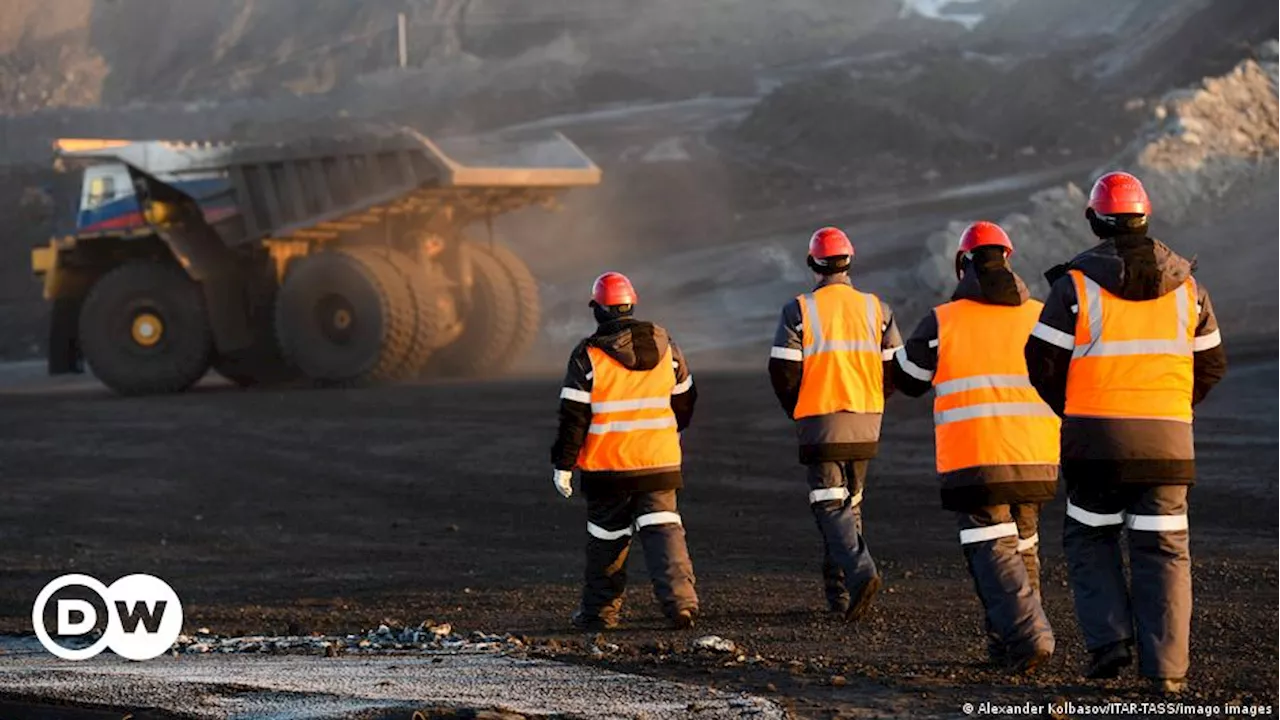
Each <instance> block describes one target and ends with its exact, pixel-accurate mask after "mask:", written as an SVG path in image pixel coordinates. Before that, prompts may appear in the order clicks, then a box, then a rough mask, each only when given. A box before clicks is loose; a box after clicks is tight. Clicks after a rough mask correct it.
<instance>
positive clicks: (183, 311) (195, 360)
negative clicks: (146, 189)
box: [80, 261, 213, 395]
mask: <svg viewBox="0 0 1280 720" xmlns="http://www.w3.org/2000/svg"><path fill="white" fill-rule="evenodd" d="M80 347H81V349H82V350H83V352H84V358H85V361H86V362H87V363H88V365H89V367H90V369H91V370H92V371H93V374H94V375H95V376H96V377H97V378H98V379H99V380H101V381H102V382H103V384H105V385H106V386H107V387H109V388H111V389H112V390H114V391H116V392H118V393H120V394H121V395H150V394H156V393H173V392H181V391H183V390H186V389H187V388H189V387H191V386H192V385H194V384H196V382H198V381H199V380H200V378H202V377H204V374H205V373H206V372H208V370H209V360H210V358H211V357H212V355H213V335H212V332H211V331H210V329H209V318H208V316H207V315H206V313H205V306H204V296H203V295H202V293H201V290H200V286H199V285H198V284H196V283H195V282H193V281H192V280H191V278H189V277H187V275H186V274H185V273H183V272H182V270H180V269H178V268H177V267H174V266H172V265H166V264H162V263H159V262H154V261H135V262H129V263H126V264H124V265H121V266H119V267H117V268H115V269H114V270H112V271H110V272H108V273H107V274H106V275H103V276H102V277H101V278H100V279H99V280H98V281H97V282H96V283H94V285H93V288H92V289H91V290H90V291H89V295H88V297H86V298H85V301H84V307H83V309H82V310H81V312H80Z"/></svg>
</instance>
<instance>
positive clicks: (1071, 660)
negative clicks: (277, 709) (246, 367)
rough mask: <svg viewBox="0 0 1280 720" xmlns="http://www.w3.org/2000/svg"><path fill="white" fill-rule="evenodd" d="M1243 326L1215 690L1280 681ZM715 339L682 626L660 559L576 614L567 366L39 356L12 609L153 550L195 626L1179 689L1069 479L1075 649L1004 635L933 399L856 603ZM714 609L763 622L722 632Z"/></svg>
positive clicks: (1256, 410) (5, 593) (952, 694)
mask: <svg viewBox="0 0 1280 720" xmlns="http://www.w3.org/2000/svg"><path fill="white" fill-rule="evenodd" d="M1233 341H1234V342H1233ZM1227 342H1228V344H1229V348H1230V352H1231V353H1232V358H1233V363H1234V364H1233V367H1232V370H1231V374H1230V376H1229V378H1228V380H1227V381H1226V382H1225V383H1224V384H1223V386H1222V387H1221V388H1219V389H1218V390H1217V391H1216V392H1215V393H1214V395H1213V396H1211V397H1210V399H1209V400H1208V401H1207V402H1206V403H1205V405H1204V406H1203V407H1202V409H1201V411H1200V413H1199V420H1198V428H1197V430H1198V440H1199V448H1200V455H1201V479H1200V482H1199V484H1198V485H1197V487H1196V488H1195V490H1194V491H1193V493H1192V510H1191V515H1192V550H1193V553H1194V556H1195V568H1194V573H1195V582H1196V601H1197V605H1196V613H1195V618H1194V623H1195V624H1194V628H1193V633H1194V636H1193V648H1192V649H1193V669H1192V673H1191V681H1192V683H1193V691H1192V693H1191V695H1190V696H1189V697H1188V698H1187V699H1186V702H1189V703H1200V702H1218V703H1228V702H1243V703H1246V704H1249V703H1263V704H1267V703H1269V704H1271V705H1272V706H1273V707H1275V705H1276V687H1275V677H1276V675H1275V672H1276V667H1277V648H1276V645H1275V643H1274V638H1275V637H1276V634H1277V625H1276V618H1277V615H1276V612H1275V607H1276V606H1275V598H1276V596H1277V591H1278V583H1277V551H1276V542H1275V538H1276V535H1277V520H1276V514H1275V507H1276V504H1277V484H1276V477H1277V461H1276V458H1277V440H1276V438H1277V436H1278V432H1277V417H1276V408H1277V405H1276V403H1277V401H1276V398H1277V384H1276V370H1277V366H1276V362H1275V337H1274V336H1269V337H1264V338H1260V339H1257V341H1256V342H1245V341H1243V340H1239V339H1233V338H1230V337H1229V338H1227ZM692 362H693V366H694V370H695V372H696V373H697V377H698V379H699V385H700V388H701V400H700V409H699V415H698V417H697V418H696V419H695V427H694V428H692V429H691V430H689V431H688V432H687V433H686V437H685V445H686V450H687V456H688V460H687V464H686V470H687V476H688V481H687V482H688V488H687V489H686V491H685V492H684V493H683V495H682V501H681V502H682V512H683V516H684V519H685V523H686V526H687V528H688V531H689V538H690V540H689V542H690V548H691V552H692V554H693V558H694V562H695V567H696V569H697V571H698V574H699V590H700V592H701V595H702V599H703V608H704V616H703V618H702V620H701V622H700V625H699V628H698V629H697V631H696V632H695V634H692V635H680V634H675V633H671V632H669V631H666V630H665V629H664V626H663V623H662V620H661V616H660V613H659V612H658V609H657V607H656V605H655V604H654V602H653V601H652V599H651V596H650V592H649V590H648V588H647V587H646V585H647V583H646V582H645V575H644V571H643V568H642V566H641V564H640V563H639V562H638V561H633V564H632V571H633V575H632V577H633V587H632V590H631V591H630V594H629V599H628V603H629V606H628V608H629V609H628V611H627V613H626V616H625V620H626V627H625V628H624V629H622V630H619V631H617V632H610V633H608V634H607V635H606V636H602V637H597V636H584V635H581V634H576V633H573V632H571V631H569V630H568V628H567V620H568V616H569V614H570V612H571V611H572V609H573V606H574V603H575V601H576V594H577V580H578V578H579V577H580V573H581V553H582V549H581V548H582V542H583V537H584V535H583V530H582V523H583V509H582V506H581V501H580V500H579V499H578V498H574V499H572V500H569V501H565V500H563V499H561V498H560V497H559V496H558V495H556V494H555V492H554V491H553V490H552V488H550V487H549V483H548V482H547V478H546V477H545V475H546V472H545V471H546V455H545V453H546V447H547V445H548V443H549V442H550V439H551V435H552V433H553V423H554V408H555V402H556V400H555V398H556V394H557V387H558V382H557V379H553V378H528V379H523V380H511V381H504V382H493V383H483V384H477V383H457V384H446V383H441V384H435V385H426V386H420V387H399V388H387V389H380V390H369V391H289V392H273V393H253V392H241V391H236V390H233V389H231V388H228V387H226V386H222V385H216V384H209V385H207V386H204V387H201V388H199V389H197V390H196V391H194V392H191V393H189V394H186V395H183V396H175V397H160V398H148V399H127V400H126V399H119V398H115V397H112V396H110V395H108V394H107V393H106V392H105V391H103V390H101V389H99V388H97V387H96V386H94V385H93V383H92V382H91V381H82V382H76V381H65V380H63V381H60V382H57V383H51V382H48V381H45V380H41V379H39V378H38V372H39V368H38V366H19V367H17V368H13V369H11V370H10V371H7V372H5V373H0V395H3V400H0V467H2V468H3V472H4V476H5V486H6V493H5V495H6V502H5V503H4V505H3V506H2V507H0V568H3V572H0V632H12V633H24V632H30V609H31V602H32V601H33V599H34V597H35V596H36V594H37V593H38V591H39V589H40V588H41V587H42V586H43V585H44V584H45V583H46V582H48V581H49V580H50V579H52V578H53V577H55V576H57V575H60V574H63V573H66V572H87V573H89V574H92V575H94V576H97V577H99V578H101V579H104V580H107V581H108V582H109V581H111V580H113V579H114V578H116V577H119V576H121V575H125V574H128V573H132V572H147V573H152V574H155V575H158V576H160V577H162V578H164V579H166V580H167V581H168V582H169V583H170V584H172V585H173V587H174V588H175V590H176V591H177V593H178V595H179V596H180V597H181V598H182V599H183V602H184V611H185V617H186V621H187V628H186V631H187V632H188V633H194V632H195V631H196V630H197V629H199V628H208V629H209V630H210V631H211V632H213V633H217V634H220V635H223V636H229V635H251V634H270V635H295V636H306V635H310V634H312V633H321V634H338V635H341V634H345V633H362V632H368V631H370V630H375V629H376V628H378V627H379V625H380V624H383V623H386V624H388V625H389V626H391V627H406V626H412V627H417V626H418V625H419V624H420V623H423V622H426V621H433V622H434V623H437V624H439V623H445V622H448V623H450V624H451V625H452V626H453V628H456V630H455V631H454V632H456V633H459V634H463V635H465V634H466V633H470V632H472V631H475V630H482V631H484V632H487V633H499V634H504V635H505V634H507V633H510V634H511V635H513V636H515V637H518V638H520V639H521V642H522V644H523V645H525V646H526V650H525V652H526V653H527V655H528V656H530V657H535V658H538V657H541V658H554V659H559V660H566V661H569V662H573V663H581V664H585V665H590V666H593V667H595V666H598V667H600V668H603V669H608V670H613V671H623V672H632V673H639V674H644V675H649V676H653V677H658V678H664V679H674V680H679V681H681V682H686V683H694V684H698V685H702V686H705V687H708V688H715V689H721V690H729V691H733V692H738V691H747V692H750V693H752V694H758V695H763V696H765V697H768V698H771V699H773V700H775V701H776V702H778V703H779V704H781V705H782V706H783V707H785V708H787V709H788V710H789V711H790V712H792V713H793V714H794V715H795V716H797V717H815V718H819V717H821V718H827V717H837V716H840V715H841V714H842V713H843V714H845V715H846V716H865V715H867V714H872V715H877V714H879V715H912V716H917V715H936V716H948V715H951V716H954V715H955V714H956V712H957V709H958V708H959V707H960V706H961V705H962V703H964V702H981V701H983V700H988V701H1002V702H1024V701H1031V702H1045V701H1047V700H1049V699H1051V698H1058V697H1060V698H1065V699H1069V700H1071V701H1073V702H1098V701H1103V700H1108V699H1150V696H1148V695H1147V694H1146V691H1145V686H1143V685H1141V684H1140V683H1139V682H1138V681H1137V679H1136V678H1134V677H1132V676H1128V677H1125V678H1122V679H1120V680H1116V681H1110V682H1103V683H1086V682H1085V681H1083V680H1081V678H1080V676H1079V673H1078V671H1079V668H1080V666H1081V664H1082V663H1083V661H1084V651H1083V648H1082V647H1081V644H1080V639H1079V634H1078V631H1077V629H1076V627H1075V623H1074V620H1073V616H1072V610H1071V604H1070V596H1069V593H1068V590H1067V588H1066V578H1065V567H1064V564H1063V559H1062V554H1061V549H1060V542H1059V538H1060V537H1061V516H1062V505H1061V500H1058V501H1057V502H1055V503H1053V504H1051V505H1050V506H1049V507H1048V509H1047V510H1046V512H1045V521H1044V528H1043V530H1042V533H1041V535H1042V537H1043V538H1044V539H1045V543H1044V547H1043V550H1042V552H1043V556H1044V561H1045V599H1046V603H1047V607H1048V612H1049V616H1050V619H1051V620H1052V622H1053V624H1054V626H1055V628H1056V629H1057V631H1058V636H1059V653H1058V655H1057V657H1056V658H1055V660H1054V662H1053V663H1052V664H1051V665H1050V666H1049V667H1048V668H1047V670H1046V671H1045V672H1043V673H1042V674H1040V675H1037V676H1036V677H1034V678H1031V679H1009V678H1006V677H1004V676H1002V675H1001V674H1000V673H998V672H996V671H994V670H992V669H990V668H988V667H986V666H984V665H983V648H982V640H981V624H980V616H979V608H978V603H977V601H976V599H975V597H974V595H973V592H972V587H971V582H970V581H969V580H968V578H967V576H966V574H965V571H964V567H963V562H962V560H961V555H960V551H959V548H958V547H957V546H956V542H955V532H954V521H953V520H952V519H951V518H950V517H949V516H948V515H947V514H945V513H943V512H942V511H941V510H939V509H938V507H937V497H936V489H935V485H934V482H935V481H934V479H933V477H932V473H931V470H930V466H931V459H930V440H929V435H930V425H929V408H928V403H927V402H917V403H909V402H905V401H901V400H899V399H896V398H895V399H894V401H893V402H891V403H890V407H889V417H888V419H887V421H886V430H885V439H884V444H883V451H882V456H881V457H880V458H879V459H878V460H877V461H876V462H875V463H874V464H873V466H872V476H871V480H870V487H869V490H868V493H867V505H866V518H867V526H868V530H867V532H868V539H869V543H870V545H871V548H872V550H873V552H874V553H875V554H876V556H877V558H878V560H879V563H880V566H881V568H882V569H883V572H884V574H885V577H886V581H887V586H886V590H885V592H884V593H883V594H882V595H881V597H880V599H879V601H878V604H877V606H876V608H875V610H874V611H873V612H872V613H871V616H870V618H869V620H868V621H867V622H866V623H865V624H863V625H862V626H860V627H857V628H848V627H845V626H844V625H841V624H839V623H836V622H834V621H832V620H831V619H829V618H828V617H827V616H826V615H825V614H824V613H823V612H821V607H822V600H821V590H820V585H819V580H818V567H819V551H820V550H819V539H818V535H817V532H816V531H815V529H814V527H813V521H812V519H811V517H810V515H809V513H808V510H807V507H806V503H805V488H804V485H803V479H802V478H803V475H802V471H801V469H800V468H799V467H798V466H797V465H796V464H795V448H794V446H793V441H792V439H791V431H790V429H789V427H788V422H787V421H786V420H785V419H784V418H783V417H782V416H781V414H780V413H779V412H778V410H777V408H776V407H775V406H774V401H773V398H772V396H771V394H770V391H769V388H768V381H767V379H765V377H764V375H763V373H762V372H761V373H755V374H730V373H720V374H717V373H715V372H710V371H709V370H708V369H707V368H706V367H704V366H699V365H698V360H697V358H694V359H693V360H692ZM33 376H35V377H34V379H33ZM51 528H56V530H55V531H51ZM708 634H714V635H717V636H720V637H722V638H724V639H727V640H730V641H732V642H733V643H734V645H735V648H734V651H732V652H721V651H716V650H714V649H702V648H698V647H695V646H694V643H693V641H694V640H695V639H696V638H697V637H699V636H702V635H708ZM264 652H269V649H268V650H264ZM314 652H316V653H317V654H322V653H323V651H322V650H318V649H317V650H314ZM218 662H221V660H220V659H217V658H214V659H213V663H215V664H214V665H208V667H216V666H217V665H216V663H218ZM286 664H287V663H286ZM143 667H144V668H151V667H152V665H151V664H145V665H144V666H143ZM157 667H158V665H157ZM182 667H188V665H182ZM191 667H197V668H198V667H206V666H205V665H198V664H195V665H191ZM263 667H275V666H274V665H272V666H266V665H264V666H263ZM139 672H151V670H149V669H144V670H139ZM0 687H4V684H3V683H2V682H0Z"/></svg>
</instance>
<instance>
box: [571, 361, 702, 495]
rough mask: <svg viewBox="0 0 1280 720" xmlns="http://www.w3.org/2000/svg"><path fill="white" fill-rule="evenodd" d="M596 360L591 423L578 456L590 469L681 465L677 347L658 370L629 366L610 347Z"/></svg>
mask: <svg viewBox="0 0 1280 720" xmlns="http://www.w3.org/2000/svg"><path fill="white" fill-rule="evenodd" d="M587 356H588V357H589V358H590V359H591V372H592V381H591V398H590V400H591V426H590V427H589V428H588V429H587V440H586V443H585V444H584V445H583V447H582V452H581V453H579V455H578V467H579V468H580V469H582V470H584V471H587V472H625V471H629V470H645V469H657V468H672V469H678V468H679V467H680V460H681V457H680V435H679V433H678V432H677V430H676V416H675V413H674V412H673V411H672V410H671V394H672V391H673V390H675V389H676V388H677V387H678V385H677V384H676V374H675V369H674V367H673V365H672V358H671V349H670V348H667V352H666V354H665V355H664V356H663V358H662V360H661V361H660V362H659V363H658V364H657V366H656V367H654V368H653V369H652V370H629V369H627V368H626V367H624V366H623V365H622V364H621V363H619V362H618V361H617V360H614V359H613V358H612V357H610V356H609V354H608V353H606V352H605V351H603V350H601V349H599V348H594V347H588V348H587Z"/></svg>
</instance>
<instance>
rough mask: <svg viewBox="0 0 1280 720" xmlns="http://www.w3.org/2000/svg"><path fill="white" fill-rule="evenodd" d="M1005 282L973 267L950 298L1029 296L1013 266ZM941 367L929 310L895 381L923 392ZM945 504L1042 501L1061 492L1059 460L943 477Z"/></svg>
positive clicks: (998, 301)
mask: <svg viewBox="0 0 1280 720" xmlns="http://www.w3.org/2000/svg"><path fill="white" fill-rule="evenodd" d="M1003 274H1004V282H988V283H986V284H985V285H984V284H981V283H979V282H978V275H977V273H976V271H974V270H972V269H970V270H969V271H968V272H966V273H965V276H964V277H963V278H962V279H961V280H960V283H959V285H957V286H956V290H955V292H954V293H952V295H951V299H952V301H955V300H972V301H975V302H980V303H985V304H988V305H1005V306H1009V307H1018V306H1020V305H1022V304H1023V303H1025V302H1027V301H1028V300H1030V299H1031V295H1030V293H1029V292H1028V291H1027V286H1026V284H1025V283H1023V281H1022V278H1020V277H1018V276H1017V274H1016V273H1014V272H1013V271H1012V270H1006V271H1005V272H1004V273H1003ZM937 370H938V316H937V315H936V314H934V313H933V312H930V313H929V314H928V315H926V316H925V317H924V319H922V320H921V321H920V324H919V325H917V326H916V329H915V332H913V333H911V336H910V337H908V338H907V341H906V343H905V344H904V345H903V347H902V350H899V351H898V353H897V354H896V357H895V361H894V363H893V384H894V386H895V387H897V388H898V389H899V390H901V391H902V392H903V393H904V394H906V395H909V396H911V397H920V396H921V395H924V394H925V393H927V392H929V391H930V390H931V389H932V388H933V375H934V373H935V372H937ZM938 479H939V481H940V484H941V489H940V493H941V497H942V507H943V508H945V509H947V510H956V511H959V512H974V511H975V510H977V509H978V508H982V507H988V506H991V505H1006V504H1017V503H1042V502H1047V501H1049V500H1052V499H1053V496H1054V495H1055V494H1056V493H1057V491H1058V466H1057V465H980V466H977V467H970V468H962V469H960V470H954V471H951V472H946V473H942V474H941V475H940V476H939V478H938Z"/></svg>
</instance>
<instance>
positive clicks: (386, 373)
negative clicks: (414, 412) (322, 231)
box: [275, 247, 414, 385]
mask: <svg viewBox="0 0 1280 720" xmlns="http://www.w3.org/2000/svg"><path fill="white" fill-rule="evenodd" d="M412 302H413V300H412V297H411V296H410V295H409V291H408V288H407V287H406V286H405V283H404V280H403V278H401V277H400V275H399V272H398V271H397V270H396V268H395V267H394V266H393V265H392V264H391V263H390V262H389V261H388V260H387V259H386V258H385V257H384V256H383V255H382V254H380V252H379V251H378V250H377V249H375V248H364V247H349V248H339V249H337V250H331V251H327V252H322V253H319V254H317V255H312V256H309V257H306V258H303V259H301V260H299V261H296V263H295V264H294V266H292V267H291V268H290V270H289V273H288V275H287V276H286V277H285V280H284V285H283V286H282V287H281V289H280V294H279V296H278V297H277V299H276V311H275V328H276V338H277V340H278V341H279V343H280V352H281V355H282V356H283V357H284V359H285V360H286V361H287V362H288V363H290V364H292V365H293V366H295V367H297V368H298V369H299V370H300V371H301V372H302V374H303V375H305V376H306V377H308V378H311V379H312V380H314V381H316V382H317V383H320V384H322V385H364V384H370V383H375V382H382V381H387V380H392V379H395V377H396V373H397V372H398V371H399V369H400V367H401V366H402V364H403V363H404V358H405V355H406V354H407V353H408V351H409V346H410V343H411V341H412V339H413V329H414V328H413V326H414V319H413V316H414V308H413V304H412Z"/></svg>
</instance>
